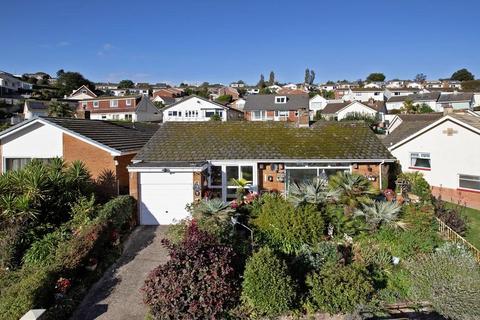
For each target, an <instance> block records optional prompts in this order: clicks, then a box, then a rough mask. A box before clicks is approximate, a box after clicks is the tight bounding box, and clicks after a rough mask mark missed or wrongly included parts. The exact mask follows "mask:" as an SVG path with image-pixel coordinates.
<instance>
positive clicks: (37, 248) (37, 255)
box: [22, 227, 70, 267]
mask: <svg viewBox="0 0 480 320" xmlns="http://www.w3.org/2000/svg"><path fill="white" fill-rule="evenodd" d="M69 237H70V234H69V233H68V231H67V230H66V229H65V228H62V227H60V228H59V229H57V230H55V231H54V232H51V233H48V234H46V235H45V236H44V237H43V238H42V239H41V240H38V241H36V242H34V243H33V244H32V246H31V247H30V248H29V249H28V250H27V251H26V252H25V255H24V256H23V259H22V260H23V264H24V265H25V266H27V267H29V266H47V265H48V264H50V263H51V262H52V259H53V257H54V255H55V252H56V250H57V248H58V245H59V244H60V243H61V242H63V241H65V240H67V239H68V238H69Z"/></svg>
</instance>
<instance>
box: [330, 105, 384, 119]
mask: <svg viewBox="0 0 480 320" xmlns="http://www.w3.org/2000/svg"><path fill="white" fill-rule="evenodd" d="M383 108H384V105H383V104H380V103H377V104H374V105H370V104H367V103H361V102H359V101H352V102H350V101H346V102H334V103H328V104H327V105H326V106H325V108H323V110H322V116H324V117H325V118H327V119H328V120H338V121H340V120H343V119H345V118H346V117H348V116H350V115H365V116H369V117H372V118H378V119H383V114H384V110H383Z"/></svg>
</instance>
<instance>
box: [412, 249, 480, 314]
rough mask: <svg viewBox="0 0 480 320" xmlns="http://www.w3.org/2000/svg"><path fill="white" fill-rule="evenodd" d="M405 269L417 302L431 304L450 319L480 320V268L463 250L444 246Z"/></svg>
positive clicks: (418, 258) (420, 257) (416, 260)
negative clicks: (408, 272)
mask: <svg viewBox="0 0 480 320" xmlns="http://www.w3.org/2000/svg"><path fill="white" fill-rule="evenodd" d="M407 267H408V270H409V271H410V273H411V278H412V280H411V282H412V295H413V297H414V298H415V299H416V300H417V301H423V300H427V301H430V302H431V303H432V305H433V307H434V308H435V310H436V311H437V312H439V313H440V314H441V315H443V316H445V317H447V318H449V319H454V320H467V319H468V320H469V319H480V304H479V303H478V297H479V296H480V268H479V266H478V265H477V263H476V261H475V259H474V258H473V256H472V255H471V254H470V253H469V252H467V251H466V250H465V249H464V248H462V247H459V246H457V245H456V244H453V243H446V244H445V245H444V246H442V247H441V248H440V249H439V250H437V251H436V252H434V253H430V254H426V255H421V256H418V257H416V258H415V259H412V260H411V261H409V262H408V264H407Z"/></svg>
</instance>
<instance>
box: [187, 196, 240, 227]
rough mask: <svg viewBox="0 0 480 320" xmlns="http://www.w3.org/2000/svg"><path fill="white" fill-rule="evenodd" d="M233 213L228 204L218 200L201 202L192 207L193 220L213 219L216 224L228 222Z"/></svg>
mask: <svg viewBox="0 0 480 320" xmlns="http://www.w3.org/2000/svg"><path fill="white" fill-rule="evenodd" d="M233 212H235V210H233V209H232V208H231V207H230V204H228V203H226V202H223V201H222V200H221V199H218V198H214V199H209V200H201V201H200V202H199V203H198V204H196V205H195V206H194V207H193V216H194V218H197V219H213V220H215V221H218V222H225V221H228V220H229V219H230V217H231V216H232V213H233Z"/></svg>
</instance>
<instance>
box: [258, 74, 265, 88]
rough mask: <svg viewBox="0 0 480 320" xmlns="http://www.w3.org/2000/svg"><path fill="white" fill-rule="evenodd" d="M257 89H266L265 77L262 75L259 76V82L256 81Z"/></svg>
mask: <svg viewBox="0 0 480 320" xmlns="http://www.w3.org/2000/svg"><path fill="white" fill-rule="evenodd" d="M257 87H258V88H260V89H263V88H265V87H266V84H265V77H264V76H263V74H261V75H260V80H258V83H257Z"/></svg>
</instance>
